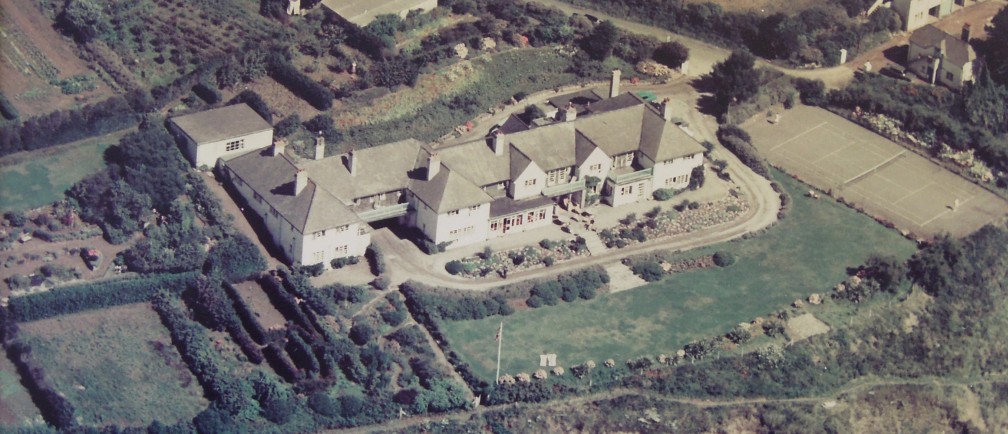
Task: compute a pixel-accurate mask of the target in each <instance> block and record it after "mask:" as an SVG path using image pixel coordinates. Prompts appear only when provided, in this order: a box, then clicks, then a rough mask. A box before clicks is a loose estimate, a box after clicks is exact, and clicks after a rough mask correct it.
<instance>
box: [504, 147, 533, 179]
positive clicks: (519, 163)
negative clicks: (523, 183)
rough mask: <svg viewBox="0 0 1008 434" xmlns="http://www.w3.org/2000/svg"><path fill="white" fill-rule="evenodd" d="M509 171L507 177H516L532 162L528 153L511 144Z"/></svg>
mask: <svg viewBox="0 0 1008 434" xmlns="http://www.w3.org/2000/svg"><path fill="white" fill-rule="evenodd" d="M511 148H512V149H511V173H510V178H509V179H512V180H514V179H518V177H519V176H521V174H522V173H525V169H527V168H528V167H529V166H531V165H532V164H534V163H532V159H531V158H529V156H528V155H525V154H523V153H522V151H521V150H520V149H518V148H516V147H514V145H511Z"/></svg>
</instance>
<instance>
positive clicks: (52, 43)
mask: <svg viewBox="0 0 1008 434" xmlns="http://www.w3.org/2000/svg"><path fill="white" fill-rule="evenodd" d="M0 31H2V32H3V34H2V36H3V38H2V45H0V53H2V54H3V55H2V56H0V77H3V79H2V80H0V91H2V92H3V94H4V95H6V96H7V98H8V99H9V100H10V101H11V102H12V103H13V104H14V106H15V107H17V109H18V111H20V112H21V116H22V117H29V116H34V115H38V114H43V113H48V112H51V111H54V110H59V109H65V108H70V107H74V106H78V105H81V104H86V103H90V102H95V101H98V100H101V99H104V98H106V97H108V96H110V95H112V90H111V89H110V88H109V87H108V86H107V85H105V83H102V82H101V81H98V82H97V84H98V88H97V89H95V90H93V91H90V92H85V93H81V94H78V95H64V94H63V93H62V92H60V89H59V88H58V87H57V86H54V85H52V84H50V83H49V80H51V79H53V78H68V77H72V76H75V75H81V74H93V72H92V71H91V70H90V69H89V68H88V65H87V63H85V62H84V61H83V60H81V59H80V58H79V57H77V54H76V45H75V44H74V42H73V41H72V40H71V39H69V38H67V37H64V36H62V35H60V34H59V33H57V32H56V30H54V29H53V25H52V21H50V20H49V19H48V18H46V16H45V15H43V14H42V12H40V11H39V10H38V9H37V8H36V7H35V5H34V3H33V2H15V1H14V0H0Z"/></svg>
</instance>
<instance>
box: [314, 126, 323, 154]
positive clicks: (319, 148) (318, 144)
mask: <svg viewBox="0 0 1008 434" xmlns="http://www.w3.org/2000/svg"><path fill="white" fill-rule="evenodd" d="M323 157H325V136H323V135H322V132H321V131H319V133H318V136H315V159H316V160H321V159H322V158H323Z"/></svg>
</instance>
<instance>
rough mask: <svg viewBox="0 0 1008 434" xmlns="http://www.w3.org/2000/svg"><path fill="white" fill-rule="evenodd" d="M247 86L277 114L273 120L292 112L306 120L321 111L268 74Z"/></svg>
mask: <svg viewBox="0 0 1008 434" xmlns="http://www.w3.org/2000/svg"><path fill="white" fill-rule="evenodd" d="M247 88H248V89H251V90H253V91H255V92H256V93H258V94H259V96H261V97H262V98H263V101H266V104H269V106H270V108H271V109H273V114H274V115H276V116H278V117H277V118H275V119H274V122H279V121H280V120H281V119H283V118H285V117H287V116H290V115H292V114H297V115H298V116H299V117H300V118H301V120H302V121H306V120H308V119H311V118H312V117H314V116H315V115H317V114H319V113H321V112H320V111H319V110H318V109H316V108H315V107H312V106H311V104H308V102H307V101H305V100H303V99H301V98H298V96H297V95H294V94H293V93H291V91H290V90H287V88H286V87H284V86H283V85H282V84H280V83H278V82H277V81H276V80H274V79H273V78H271V77H269V76H263V77H262V78H260V79H258V80H256V81H254V82H252V83H249V84H248V85H247ZM242 90H244V89H242ZM338 105H339V100H335V101H333V107H336V106H338Z"/></svg>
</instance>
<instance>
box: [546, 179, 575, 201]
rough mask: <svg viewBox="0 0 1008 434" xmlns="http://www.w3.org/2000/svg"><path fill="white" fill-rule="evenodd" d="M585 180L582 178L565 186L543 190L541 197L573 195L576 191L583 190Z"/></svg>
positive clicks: (558, 185) (560, 185)
mask: <svg viewBox="0 0 1008 434" xmlns="http://www.w3.org/2000/svg"><path fill="white" fill-rule="evenodd" d="M584 188H585V180H584V178H581V179H578V180H577V181H571V182H568V183H566V184H557V185H554V186H550V187H546V188H543V190H542V194H543V196H549V197H556V196H561V195H564V194H568V193H574V192H577V191H581V190H584Z"/></svg>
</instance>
